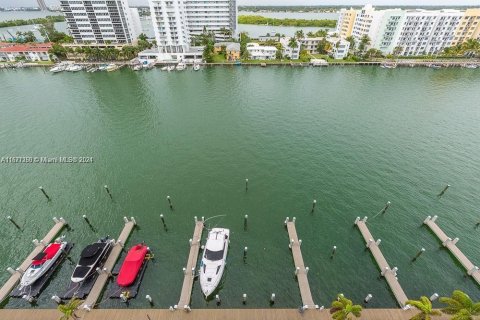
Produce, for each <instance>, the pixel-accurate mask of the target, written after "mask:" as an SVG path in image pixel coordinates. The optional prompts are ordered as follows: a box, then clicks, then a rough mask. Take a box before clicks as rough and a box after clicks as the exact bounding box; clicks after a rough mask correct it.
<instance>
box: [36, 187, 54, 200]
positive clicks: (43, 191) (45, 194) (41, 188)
mask: <svg viewBox="0 0 480 320" xmlns="http://www.w3.org/2000/svg"><path fill="white" fill-rule="evenodd" d="M38 189H40V191H42V193H43V195H44V196H45V197H46V198H47V200H48V201H50V200H51V199H50V197H49V196H48V194H47V193H46V192H45V190H44V189H43V187H42V186H40V187H38Z"/></svg>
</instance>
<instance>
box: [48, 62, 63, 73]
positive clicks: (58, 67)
mask: <svg viewBox="0 0 480 320" xmlns="http://www.w3.org/2000/svg"><path fill="white" fill-rule="evenodd" d="M65 67H66V66H65V65H64V64H57V65H56V66H54V67H53V68H51V69H50V72H53V73H58V72H62V71H64V70H65Z"/></svg>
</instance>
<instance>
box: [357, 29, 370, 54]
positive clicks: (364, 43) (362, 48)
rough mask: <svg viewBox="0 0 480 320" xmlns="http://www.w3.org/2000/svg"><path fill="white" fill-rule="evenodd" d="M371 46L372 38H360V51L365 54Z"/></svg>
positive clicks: (364, 36)
mask: <svg viewBox="0 0 480 320" xmlns="http://www.w3.org/2000/svg"><path fill="white" fill-rule="evenodd" d="M369 45H370V37H369V36H368V35H366V34H364V35H363V36H362V37H361V38H360V44H359V45H358V51H360V52H361V53H363V52H364V51H365V49H366V48H367V47H368V46H369Z"/></svg>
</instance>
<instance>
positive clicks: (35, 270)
mask: <svg viewBox="0 0 480 320" xmlns="http://www.w3.org/2000/svg"><path fill="white" fill-rule="evenodd" d="M53 245H57V246H58V249H57V248H55V249H56V251H55V253H54V254H53V256H51V257H50V258H49V259H47V260H46V261H45V262H44V263H42V264H41V265H34V263H32V265H30V267H28V269H27V270H26V271H25V273H24V274H23V276H22V279H21V280H20V286H22V287H26V286H30V285H32V284H34V283H35V281H37V280H38V279H40V278H41V277H42V276H43V275H44V274H45V273H46V272H47V271H48V270H49V269H50V268H51V267H52V266H53V265H54V264H55V262H56V261H57V260H58V258H59V257H60V255H61V254H62V252H64V250H65V247H66V246H67V242H61V243H51V244H50V245H48V246H47V247H46V248H45V250H44V251H43V252H47V251H48V249H49V248H50V249H51V248H52V246H53Z"/></svg>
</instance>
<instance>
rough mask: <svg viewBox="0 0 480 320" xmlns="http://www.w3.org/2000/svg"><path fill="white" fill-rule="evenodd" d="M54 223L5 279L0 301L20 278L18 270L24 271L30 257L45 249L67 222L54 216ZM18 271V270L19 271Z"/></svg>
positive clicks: (0, 292)
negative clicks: (14, 270)
mask: <svg viewBox="0 0 480 320" xmlns="http://www.w3.org/2000/svg"><path fill="white" fill-rule="evenodd" d="M54 221H55V225H54V226H53V228H52V229H51V230H50V231H49V232H48V233H47V235H46V236H45V237H44V238H43V239H42V240H41V241H40V242H39V245H37V246H36V247H35V249H33V251H32V253H30V254H29V255H28V257H27V258H26V259H25V261H23V262H22V264H21V265H20V267H18V271H16V272H15V273H14V274H12V276H11V277H10V278H9V279H8V280H7V282H6V283H5V284H4V285H3V287H2V288H1V289H0V302H2V301H3V300H5V298H6V297H7V296H8V295H9V294H10V292H11V291H12V290H13V289H14V288H15V287H16V286H17V284H18V282H19V281H20V279H21V278H22V274H21V273H20V272H22V273H23V272H25V270H27V269H28V267H30V264H31V263H32V259H33V258H34V257H35V256H36V255H37V254H39V253H40V252H42V251H43V249H45V245H48V244H49V243H50V242H52V241H53V240H54V239H55V236H56V235H57V234H58V233H59V232H60V231H61V230H62V229H63V227H64V226H65V225H66V224H67V223H66V222H65V220H64V219H63V218H60V219H57V218H54ZM19 271H20V272H19Z"/></svg>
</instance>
